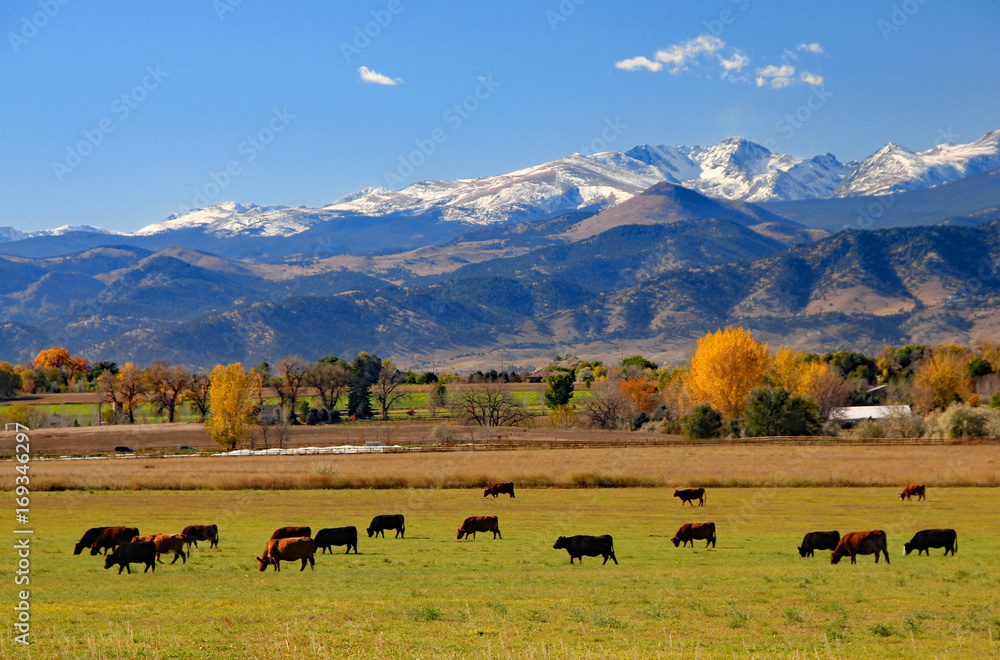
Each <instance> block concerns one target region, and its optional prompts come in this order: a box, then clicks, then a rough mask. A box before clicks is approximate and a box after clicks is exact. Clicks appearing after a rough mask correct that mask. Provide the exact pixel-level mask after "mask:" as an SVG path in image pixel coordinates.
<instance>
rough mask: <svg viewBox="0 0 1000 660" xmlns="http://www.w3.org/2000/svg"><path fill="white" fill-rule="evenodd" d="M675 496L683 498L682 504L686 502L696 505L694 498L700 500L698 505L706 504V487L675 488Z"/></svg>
mask: <svg viewBox="0 0 1000 660" xmlns="http://www.w3.org/2000/svg"><path fill="white" fill-rule="evenodd" d="M674 497H679V498H681V506H684V503H685V502H688V503H690V504H691V506H694V500H698V506H705V499H706V498H705V489H704V488H684V489H682V490H675V491H674Z"/></svg>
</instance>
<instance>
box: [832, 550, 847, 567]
mask: <svg viewBox="0 0 1000 660" xmlns="http://www.w3.org/2000/svg"><path fill="white" fill-rule="evenodd" d="M843 556H844V555H842V554H840V553H839V552H837V551H836V550H834V551H833V552H831V553H830V563H831V564H839V563H840V558H841V557H843Z"/></svg>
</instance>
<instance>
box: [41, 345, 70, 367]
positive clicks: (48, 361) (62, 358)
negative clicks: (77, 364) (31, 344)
mask: <svg viewBox="0 0 1000 660" xmlns="http://www.w3.org/2000/svg"><path fill="white" fill-rule="evenodd" d="M69 360H70V354H69V351H68V350H66V349H65V348H63V347H62V346H53V347H52V348H46V349H45V350H44V351H39V353H38V355H36V356H35V366H36V367H56V368H57V369H62V368H63V366H65V365H66V364H67V363H68V362H69Z"/></svg>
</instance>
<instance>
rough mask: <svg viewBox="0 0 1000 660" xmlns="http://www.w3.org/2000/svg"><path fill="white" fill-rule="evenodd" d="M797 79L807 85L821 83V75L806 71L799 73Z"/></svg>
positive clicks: (818, 84)
mask: <svg viewBox="0 0 1000 660" xmlns="http://www.w3.org/2000/svg"><path fill="white" fill-rule="evenodd" d="M799 80H801V81H802V82H804V83H805V84H807V85H816V86H817V87H818V86H820V85H822V84H823V76H819V75H816V74H815V73H809V72H808V71H803V72H802V73H800V74H799Z"/></svg>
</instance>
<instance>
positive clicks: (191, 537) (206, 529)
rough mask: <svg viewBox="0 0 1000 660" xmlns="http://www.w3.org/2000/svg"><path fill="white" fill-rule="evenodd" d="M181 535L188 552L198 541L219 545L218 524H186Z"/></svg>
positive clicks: (213, 546) (212, 545)
mask: <svg viewBox="0 0 1000 660" xmlns="http://www.w3.org/2000/svg"><path fill="white" fill-rule="evenodd" d="M181 536H183V537H184V542H185V543H187V550H188V554H190V553H191V544H192V543H194V547H196V548H197V547H198V541H209V546H208V547H209V548H217V547H219V527H218V525H188V526H187V527H185V528H184V529H183V530H181ZM307 536H308V535H307Z"/></svg>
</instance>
